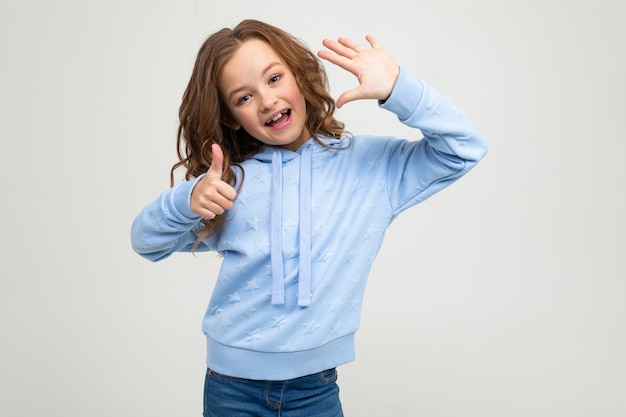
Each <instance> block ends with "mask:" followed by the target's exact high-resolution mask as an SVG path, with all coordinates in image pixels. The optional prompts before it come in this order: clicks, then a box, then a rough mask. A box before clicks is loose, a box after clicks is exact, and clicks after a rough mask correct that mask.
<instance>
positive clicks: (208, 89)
mask: <svg viewBox="0 0 626 417" xmlns="http://www.w3.org/2000/svg"><path fill="white" fill-rule="evenodd" d="M249 39H260V40H262V41H265V42H267V43H268V44H269V45H270V46H271V47H272V48H273V49H274V50H275V51H276V53H277V54H278V55H280V56H281V57H282V58H283V59H284V60H285V62H286V64H287V66H288V67H289V69H290V70H291V71H292V73H293V74H294V76H295V79H296V83H297V85H298V87H299V88H300V91H301V92H302V95H303V96H304V99H305V101H306V111H307V117H306V121H305V127H306V129H307V130H308V131H309V133H310V134H311V136H312V137H313V138H314V139H315V140H316V141H317V142H318V143H319V144H320V145H322V146H324V144H323V143H322V142H321V141H320V140H319V136H318V135H323V136H326V137H331V138H341V136H342V135H343V133H344V124H343V123H342V122H339V121H338V120H336V119H335V118H334V116H333V115H334V112H335V110H336V106H335V101H334V100H333V98H332V97H331V96H330V94H329V93H328V78H327V75H326V71H325V70H324V67H323V65H322V63H321V61H320V60H319V59H318V57H317V56H316V55H315V54H313V53H312V52H311V50H310V49H309V48H308V47H307V46H306V45H305V44H304V43H303V42H302V41H300V40H299V39H297V38H295V37H293V36H292V35H290V34H289V33H287V32H285V31H283V30H281V29H279V28H277V27H275V26H272V25H269V24H267V23H264V22H260V21H258V20H244V21H242V22H241V23H239V24H238V25H237V26H236V27H235V28H233V29H230V28H224V29H221V30H219V31H217V32H215V33H213V34H212V35H210V36H209V37H208V38H207V39H206V40H205V42H204V43H203V44H202V46H201V47H200V51H199V52H198V56H197V58H196V62H195V65H194V68H193V72H192V74H191V78H190V80H189V83H188V85H187V88H186V90H185V93H184V94H183V98H182V103H181V105H180V109H179V120H180V125H179V128H178V134H177V143H176V146H177V153H178V158H179V161H178V162H177V163H176V164H174V165H173V166H172V169H171V171H170V182H171V186H173V185H174V172H175V171H176V170H177V169H178V168H181V167H182V168H184V169H185V170H186V171H185V179H186V180H189V179H191V178H195V177H198V176H199V175H201V174H203V173H205V172H206V171H207V170H208V169H209V167H210V166H211V161H212V152H211V145H212V144H214V143H217V144H218V145H220V146H221V148H222V150H223V152H224V169H223V175H222V179H223V180H224V181H225V182H228V183H230V184H231V185H233V186H235V187H238V186H241V184H237V180H236V175H235V172H234V171H233V166H239V167H241V166H240V163H241V162H243V161H244V160H246V159H248V158H250V157H251V156H252V155H254V154H255V153H257V152H258V151H259V149H260V147H261V146H262V143H261V142H260V141H258V140H256V139H255V138H253V137H252V136H251V135H250V134H248V132H246V131H245V130H244V129H243V128H240V129H238V130H233V129H230V128H229V127H228V126H226V125H225V124H223V123H222V122H221V121H222V120H231V119H232V117H231V115H230V113H229V111H228V108H227V106H226V103H224V101H223V99H222V97H221V95H220V92H219V90H218V80H219V76H220V74H221V72H222V69H223V68H224V65H225V64H226V63H227V62H228V61H229V60H230V58H231V57H232V56H233V54H234V53H235V52H236V51H237V49H238V48H239V46H240V45H241V44H242V43H243V42H245V41H246V40H249ZM241 171H242V172H243V170H241ZM242 180H243V177H242ZM223 222H224V216H217V217H216V218H215V219H213V220H211V221H208V220H204V219H203V220H202V224H203V226H202V227H201V228H200V229H199V230H197V231H196V233H198V240H197V241H196V246H197V244H199V243H200V241H201V240H202V239H204V238H206V237H207V236H210V235H211V234H213V233H215V231H216V230H217V229H219V227H220V226H221V225H222V224H223Z"/></svg>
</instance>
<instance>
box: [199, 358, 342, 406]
mask: <svg viewBox="0 0 626 417" xmlns="http://www.w3.org/2000/svg"><path fill="white" fill-rule="evenodd" d="M336 381H337V371H336V370H335V369H329V370H326V371H322V372H320V373H317V374H313V375H308V376H304V377H301V378H296V379H290V380H287V381H256V380H249V379H241V378H234V377H230V376H226V375H221V374H218V373H217V372H214V371H212V370H210V369H209V370H207V374H206V379H205V382H204V413H203V415H204V417H343V411H342V409H341V402H340V401H339V387H338V386H337V382H336Z"/></svg>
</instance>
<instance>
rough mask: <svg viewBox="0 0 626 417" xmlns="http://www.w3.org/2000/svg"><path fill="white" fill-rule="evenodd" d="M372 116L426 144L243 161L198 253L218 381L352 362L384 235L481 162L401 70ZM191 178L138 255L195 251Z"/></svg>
mask: <svg viewBox="0 0 626 417" xmlns="http://www.w3.org/2000/svg"><path fill="white" fill-rule="evenodd" d="M380 106H381V107H382V108H385V109H387V110H389V111H392V112H393V113H395V114H396V115H397V116H398V119H399V120H400V121H402V122H403V123H405V124H406V125H408V126H411V127H414V128H418V129H420V131H421V132H422V134H423V136H424V139H423V140H403V139H397V138H391V137H373V136H365V135H363V136H354V137H350V138H344V139H342V140H337V139H325V138H321V139H322V140H323V141H324V142H325V143H326V144H327V145H328V146H329V147H330V148H331V149H327V148H324V147H322V146H320V145H319V144H317V143H316V142H315V141H314V140H312V139H311V140H309V141H308V142H306V143H305V144H304V145H303V146H302V147H301V148H300V149H299V150H298V151H297V152H292V151H288V150H285V149H282V148H274V147H270V146H265V147H263V148H262V149H261V151H260V152H259V153H258V154H256V155H255V156H254V157H253V158H251V159H250V160H247V161H245V162H244V163H243V164H242V166H243V169H244V171H245V180H244V182H243V185H242V187H241V189H240V190H239V193H238V195H237V198H236V200H235V202H234V206H233V208H232V209H231V210H229V211H228V212H226V213H225V214H224V215H225V216H226V222H225V223H224V227H222V228H221V230H219V231H218V232H217V233H215V234H214V235H212V236H210V237H209V238H207V239H205V240H204V241H203V242H202V243H201V244H200V246H199V247H198V249H197V250H198V251H201V250H212V251H217V252H218V253H220V254H222V255H223V261H222V267H221V270H220V273H219V276H218V279H217V283H216V285H215V288H214V290H213V294H212V297H211V301H210V303H209V307H208V309H207V312H206V315H205V317H204V320H203V325H202V328H203V331H204V333H205V334H206V339H207V366H208V367H210V368H211V369H213V370H214V371H216V372H219V373H222V374H226V375H230V376H234V377H240V378H248V379H264V380H284V379H291V378H295V377H299V376H304V375H309V374H312V373H315V372H318V371H322V370H324V369H328V368H333V367H335V366H338V365H341V364H344V363H346V362H349V361H352V360H353V359H354V334H355V332H356V330H357V329H358V327H359V320H360V313H361V302H362V300H363V293H364V290H365V284H366V280H367V276H368V273H369V271H370V268H371V265H372V262H373V261H374V258H375V257H376V254H377V253H378V250H379V248H380V246H381V243H382V241H383V237H384V235H385V231H386V229H387V227H388V226H389V224H390V223H391V221H392V220H393V219H394V218H395V217H396V216H397V215H398V214H399V213H401V212H402V211H404V210H405V209H407V208H409V207H411V206H413V205H415V204H417V203H419V202H421V201H423V200H425V199H426V198H428V197H429V196H431V195H433V194H434V193H436V192H437V191H439V190H441V189H443V188H444V187H446V186H447V185H449V184H451V183H452V182H454V181H455V180H456V179H458V178H459V177H461V176H462V175H463V174H465V173H466V172H468V171H469V170H470V169H471V168H472V167H473V166H474V165H476V163H477V162H478V161H479V160H480V159H481V158H482V157H483V156H484V155H485V153H486V151H487V145H486V143H485V141H484V140H483V138H482V135H481V134H480V133H479V132H478V131H477V129H476V128H475V127H474V126H473V125H472V123H471V122H470V121H469V120H468V119H467V118H466V117H465V116H464V115H463V114H462V113H461V112H460V111H459V110H458V109H456V108H455V107H454V106H453V105H452V104H451V103H450V102H449V101H448V100H447V99H446V98H445V97H444V96H442V95H441V94H440V93H438V92H437V91H435V90H434V89H433V88H432V87H430V86H429V85H428V84H426V83H425V82H424V81H422V80H419V79H416V78H412V77H410V76H409V75H408V74H407V73H406V72H405V71H404V70H401V72H400V76H399V78H398V81H397V83H396V86H395V88H394V90H393V92H392V94H391V96H390V97H389V99H388V100H387V101H386V102H384V103H380ZM348 145H349V146H348ZM346 147H347V148H346ZM341 148H346V149H343V150H339V149H341ZM197 181H198V179H195V180H192V181H184V182H182V183H180V184H178V185H176V186H174V187H173V188H171V189H169V190H167V191H165V192H163V193H162V194H161V196H160V197H159V198H158V199H157V200H155V201H154V202H152V203H151V204H149V205H148V206H146V207H145V208H144V210H143V211H142V212H141V213H140V214H139V215H138V216H137V218H136V219H135V221H134V223H133V226H132V231H131V240H132V244H133V248H134V249H135V251H137V252H138V253H139V254H141V255H142V256H144V257H146V258H147V259H150V260H152V261H158V260H161V259H164V258H166V257H168V256H169V255H171V254H172V253H173V252H177V251H189V250H190V249H191V246H192V245H193V243H194V242H195V241H196V238H197V236H196V234H195V233H194V230H197V229H198V228H199V226H200V224H199V221H200V218H199V217H198V216H197V215H195V214H194V213H193V212H192V211H191V209H190V196H191V191H192V189H193V187H194V185H195V183H196V182H197Z"/></svg>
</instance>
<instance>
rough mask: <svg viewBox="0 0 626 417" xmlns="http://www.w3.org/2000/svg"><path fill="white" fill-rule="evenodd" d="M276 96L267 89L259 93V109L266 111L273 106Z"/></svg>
mask: <svg viewBox="0 0 626 417" xmlns="http://www.w3.org/2000/svg"><path fill="white" fill-rule="evenodd" d="M277 101H278V98H277V97H276V95H275V94H272V92H271V91H267V92H265V93H263V94H262V95H261V101H260V103H261V111H262V112H268V111H270V110H272V109H273V108H274V106H275V105H276V102H277Z"/></svg>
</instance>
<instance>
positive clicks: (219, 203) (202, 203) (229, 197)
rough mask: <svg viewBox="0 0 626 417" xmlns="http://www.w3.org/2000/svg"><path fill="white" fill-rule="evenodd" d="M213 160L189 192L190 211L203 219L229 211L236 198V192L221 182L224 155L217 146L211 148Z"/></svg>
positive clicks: (212, 217)
mask: <svg viewBox="0 0 626 417" xmlns="http://www.w3.org/2000/svg"><path fill="white" fill-rule="evenodd" d="M211 150H212V151H213V160H212V161H211V166H210V167H209V169H208V170H207V172H206V175H205V176H204V177H202V179H201V180H200V181H198V183H197V184H196V186H195V187H194V189H193V191H192V192H191V211H193V212H194V213H196V214H197V215H198V216H201V217H203V218H205V219H214V218H215V216H219V215H221V214H223V213H224V211H225V210H229V209H230V208H232V206H233V201H234V200H235V197H236V196H237V191H235V189H234V188H233V187H232V186H231V185H230V184H228V183H227V182H225V181H222V170H223V163H224V153H223V152H222V148H221V147H220V146H219V145H218V144H215V143H214V144H213V145H212V146H211Z"/></svg>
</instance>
